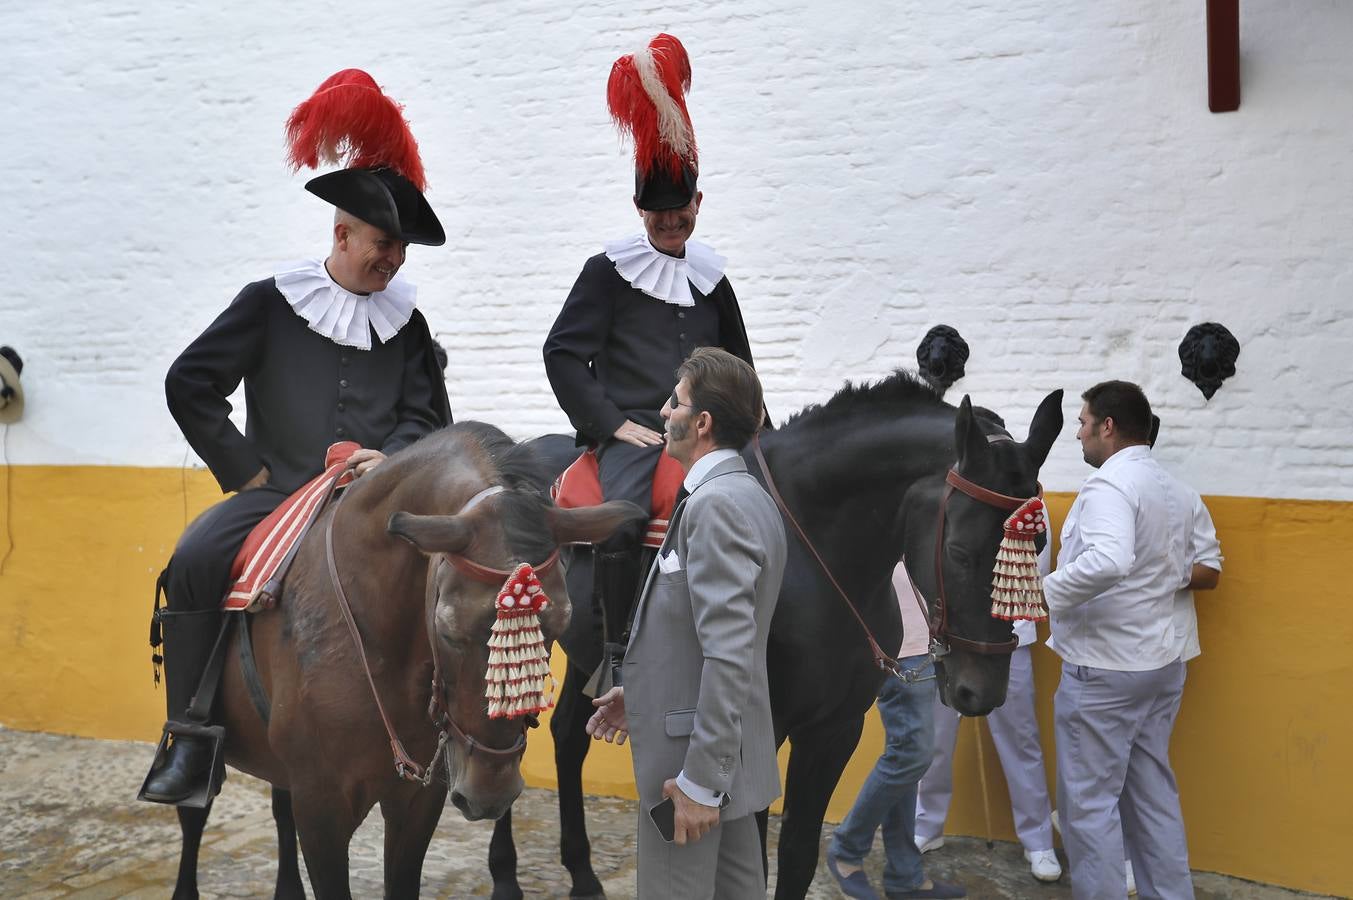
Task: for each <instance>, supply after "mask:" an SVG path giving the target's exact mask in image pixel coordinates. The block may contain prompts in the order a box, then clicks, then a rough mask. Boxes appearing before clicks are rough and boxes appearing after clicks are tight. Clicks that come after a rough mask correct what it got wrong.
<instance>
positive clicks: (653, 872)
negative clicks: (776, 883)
mask: <svg viewBox="0 0 1353 900" xmlns="http://www.w3.org/2000/svg"><path fill="white" fill-rule="evenodd" d="M639 858H640V859H642V860H643V861H644V864H643V865H642V866H640V867H639V876H638V877H639V900H666V898H669V897H670V898H676V900H711V898H713V900H752V898H756V900H764V898H765V896H766V873H765V869H764V867H763V866H762V864H761V833H760V832H759V831H758V830H757V827H756V816H755V815H750V816H743V817H741V818H739V819H731V820H726V821H722V822H720V823H719V824H718V825H717V826H715V827H714V828H713V829H712V830H711V831H710V832H709V833H708V834H706V835H705V836H704V837H702V838H701V839H700V840H698V841H696V842H695V843H693V844H691V843H688V844H686V845H685V846H678V845H676V844H669V843H667V842H666V841H664V840H663V839H662V835H660V834H659V833H658V828H657V826H656V825H654V824H653V822H652V820H651V819H649V817H648V815H647V814H645V813H643V812H640V814H639Z"/></svg>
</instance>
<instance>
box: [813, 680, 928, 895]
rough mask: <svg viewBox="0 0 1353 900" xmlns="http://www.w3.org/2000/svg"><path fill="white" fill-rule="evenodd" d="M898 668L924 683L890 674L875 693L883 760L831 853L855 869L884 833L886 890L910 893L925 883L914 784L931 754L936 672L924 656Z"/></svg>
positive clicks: (838, 833)
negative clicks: (907, 681)
mask: <svg viewBox="0 0 1353 900" xmlns="http://www.w3.org/2000/svg"><path fill="white" fill-rule="evenodd" d="M901 663H902V668H903V669H905V670H907V671H909V672H915V673H917V676H918V677H920V678H922V679H923V680H920V681H915V682H912V683H910V684H904V683H903V682H901V681H900V680H898V679H897V678H894V677H893V676H891V675H889V676H888V677H887V679H886V680H885V681H884V682H883V687H881V688H880V689H879V696H878V710H879V716H880V718H882V719H883V730H884V732H885V733H886V734H887V745H886V746H885V747H884V748H883V755H882V756H880V757H879V758H878V762H876V763H875V764H874V770H873V771H872V772H870V773H869V777H868V778H866V779H865V782H864V786H863V787H861V788H860V793H859V796H857V797H856V798H855V805H854V806H852V807H851V808H850V812H849V813H847V814H846V818H845V820H844V821H843V822H842V823H841V824H840V826H838V827H837V829H836V833H835V834H834V836H833V837H832V847H831V851H830V852H831V854H832V856H835V857H836V858H837V859H839V860H841V861H842V862H846V863H851V864H854V865H859V864H861V863H862V862H863V861H864V858H865V857H866V856H868V855H869V851H870V850H871V849H873V846H874V832H875V831H877V830H878V829H879V828H880V827H882V828H883V851H884V853H885V854H887V856H886V860H887V861H886V863H885V864H884V867H883V889H884V890H885V891H892V892H898V891H911V890H915V889H916V888H918V887H920V886H921V884H922V883H923V882H924V881H925V870H924V869H923V868H922V866H921V853H920V851H918V850H917V849H916V834H915V828H916V783H917V782H919V781H920V780H921V776H922V775H924V774H925V773H926V769H928V768H930V759H931V756H932V755H933V753H934V752H935V718H934V703H935V673H934V671H933V669H932V664H931V661H930V659H929V657H927V656H909V657H907V658H906V659H903V660H901Z"/></svg>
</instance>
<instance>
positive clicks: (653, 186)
mask: <svg viewBox="0 0 1353 900" xmlns="http://www.w3.org/2000/svg"><path fill="white" fill-rule="evenodd" d="M695 183H696V174H695V167H694V166H692V165H691V164H690V163H684V164H682V166H681V177H680V178H679V179H678V178H673V177H672V175H671V173H669V172H668V171H667V170H666V169H663V168H660V167H657V166H655V167H653V168H651V169H650V170H649V172H648V175H647V176H645V175H644V171H643V169H641V168H639V167H637V166H636V167H635V169H634V202H635V204H636V205H638V207H639V208H640V209H646V210H653V211H657V210H663V209H680V208H681V207H683V206H688V205H689V204H690V202H691V200H693V199H694V198H695V189H696V188H695Z"/></svg>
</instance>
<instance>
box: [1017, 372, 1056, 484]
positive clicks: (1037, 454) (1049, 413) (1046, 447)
mask: <svg viewBox="0 0 1353 900" xmlns="http://www.w3.org/2000/svg"><path fill="white" fill-rule="evenodd" d="M1061 430H1062V389H1061V388H1058V389H1057V390H1055V391H1053V392H1052V393H1051V394H1048V395H1047V396H1046V397H1044V398H1043V402H1042V403H1040V404H1038V409H1037V410H1036V411H1035V412H1034V418H1033V421H1032V422H1031V423H1029V439H1028V440H1027V441H1025V442H1024V449H1025V450H1026V451H1028V454H1029V458H1030V460H1032V461H1033V464H1034V467H1035V468H1041V467H1042V465H1043V461H1044V460H1046V459H1047V458H1048V452H1049V451H1050V450H1052V442H1053V441H1055V440H1057V435H1058V434H1059V433H1060V432H1061Z"/></svg>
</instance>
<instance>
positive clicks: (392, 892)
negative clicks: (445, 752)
mask: <svg viewBox="0 0 1353 900" xmlns="http://www.w3.org/2000/svg"><path fill="white" fill-rule="evenodd" d="M445 805H446V788H445V787H444V786H442V785H440V784H436V783H434V784H432V785H429V786H428V787H425V788H418V787H415V788H408V789H406V790H404V791H402V792H400V793H399V794H398V795H396V796H395V797H392V798H389V799H386V800H383V801H381V815H382V816H384V817H385V897H386V900H398V898H402V897H417V896H418V888H419V885H420V883H421V882H422V879H423V858H424V857H425V856H426V855H427V852H428V844H429V843H431V841H432V834H433V832H435V831H436V830H437V820H438V819H440V818H441V816H442V808H443V807H444V806H445Z"/></svg>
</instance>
